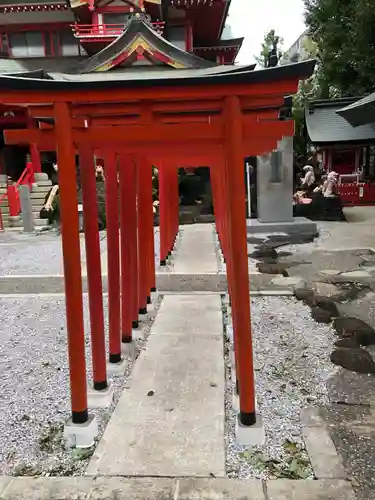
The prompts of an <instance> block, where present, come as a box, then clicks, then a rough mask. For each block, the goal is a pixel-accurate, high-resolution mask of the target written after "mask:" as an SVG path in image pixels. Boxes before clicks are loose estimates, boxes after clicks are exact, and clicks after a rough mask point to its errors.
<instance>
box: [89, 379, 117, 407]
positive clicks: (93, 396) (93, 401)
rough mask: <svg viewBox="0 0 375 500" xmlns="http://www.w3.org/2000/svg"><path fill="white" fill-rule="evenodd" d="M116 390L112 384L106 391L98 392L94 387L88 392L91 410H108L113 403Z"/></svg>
mask: <svg viewBox="0 0 375 500" xmlns="http://www.w3.org/2000/svg"><path fill="white" fill-rule="evenodd" d="M113 395H114V390H113V386H112V385H111V384H108V387H107V388H106V389H103V390H101V391H96V390H95V389H94V388H93V387H89V388H88V390H87V400H88V406H89V408H108V407H109V406H111V404H112V401H113Z"/></svg>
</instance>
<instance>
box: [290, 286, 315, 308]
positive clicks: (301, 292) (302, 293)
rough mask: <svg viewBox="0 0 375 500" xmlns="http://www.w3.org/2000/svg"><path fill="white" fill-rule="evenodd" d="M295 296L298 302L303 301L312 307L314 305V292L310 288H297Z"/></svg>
mask: <svg viewBox="0 0 375 500" xmlns="http://www.w3.org/2000/svg"><path fill="white" fill-rule="evenodd" d="M294 295H295V296H296V299H297V300H302V302H304V303H305V304H307V305H308V306H310V307H312V306H313V305H314V292H313V291H312V290H309V289H308V288H296V289H295V290H294Z"/></svg>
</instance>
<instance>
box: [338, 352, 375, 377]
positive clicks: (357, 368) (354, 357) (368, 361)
mask: <svg viewBox="0 0 375 500" xmlns="http://www.w3.org/2000/svg"><path fill="white" fill-rule="evenodd" d="M331 361H332V363H333V364H334V365H338V366H342V367H343V368H345V369H346V370H350V371H352V372H357V373H375V363H374V361H373V359H372V357H371V355H370V353H368V352H367V351H366V350H365V349H361V348H360V347H358V348H352V349H345V348H338V349H335V350H334V351H333V352H332V354H331Z"/></svg>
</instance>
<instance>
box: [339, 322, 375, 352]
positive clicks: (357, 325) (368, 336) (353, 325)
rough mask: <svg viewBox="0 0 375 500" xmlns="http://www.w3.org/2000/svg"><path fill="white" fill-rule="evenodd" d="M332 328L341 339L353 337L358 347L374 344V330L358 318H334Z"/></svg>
mask: <svg viewBox="0 0 375 500" xmlns="http://www.w3.org/2000/svg"><path fill="white" fill-rule="evenodd" d="M333 328H334V329H335V330H336V332H337V333H338V334H339V335H340V336H341V337H355V338H356V341H357V343H358V344H359V345H372V344H375V331H374V329H373V328H372V327H371V326H370V325H368V324H367V323H365V322H364V321H362V320H361V319H358V318H350V317H342V318H335V320H334V322H333Z"/></svg>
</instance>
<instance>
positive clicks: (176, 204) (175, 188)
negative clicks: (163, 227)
mask: <svg viewBox="0 0 375 500" xmlns="http://www.w3.org/2000/svg"><path fill="white" fill-rule="evenodd" d="M172 182H173V190H172V193H173V225H172V228H173V242H172V247H173V246H174V244H175V242H176V238H177V234H178V225H179V206H180V193H179V185H178V168H176V167H175V169H174V171H173V177H172Z"/></svg>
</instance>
